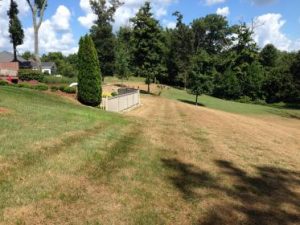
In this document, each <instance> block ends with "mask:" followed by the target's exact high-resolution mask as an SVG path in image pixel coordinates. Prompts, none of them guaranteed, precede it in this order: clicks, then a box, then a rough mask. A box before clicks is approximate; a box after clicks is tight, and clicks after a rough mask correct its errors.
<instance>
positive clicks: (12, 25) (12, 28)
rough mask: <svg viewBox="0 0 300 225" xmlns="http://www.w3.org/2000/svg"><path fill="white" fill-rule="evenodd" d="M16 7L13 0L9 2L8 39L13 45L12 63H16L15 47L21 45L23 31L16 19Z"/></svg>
mask: <svg viewBox="0 0 300 225" xmlns="http://www.w3.org/2000/svg"><path fill="white" fill-rule="evenodd" d="M18 13H19V10H18V5H17V3H16V2H15V1H14V0H10V8H9V10H8V12H7V15H8V16H9V34H10V35H9V37H10V42H11V43H12V44H13V50H14V60H13V61H14V62H17V61H18V59H17V46H18V45H21V44H23V39H24V31H23V29H22V24H21V22H20V20H19V18H18Z"/></svg>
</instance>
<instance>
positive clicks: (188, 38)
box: [168, 12, 193, 87]
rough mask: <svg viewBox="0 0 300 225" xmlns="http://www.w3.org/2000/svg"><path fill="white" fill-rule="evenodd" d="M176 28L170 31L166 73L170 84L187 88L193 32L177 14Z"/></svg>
mask: <svg viewBox="0 0 300 225" xmlns="http://www.w3.org/2000/svg"><path fill="white" fill-rule="evenodd" d="M173 15H175V16H176V17H177V24H176V28H175V29H174V30H172V31H171V40H170V42H171V43H170V51H169V59H168V73H169V80H170V81H171V82H170V83H171V84H175V85H183V86H184V87H186V86H187V82H188V73H189V70H190V67H191V59H192V54H193V32H192V30H191V29H190V28H189V27H188V26H187V25H185V24H184V23H183V22H182V19H183V16H182V15H181V14H180V13H179V12H175V13H174V14H173Z"/></svg>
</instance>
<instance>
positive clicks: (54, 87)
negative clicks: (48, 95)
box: [51, 86, 59, 92]
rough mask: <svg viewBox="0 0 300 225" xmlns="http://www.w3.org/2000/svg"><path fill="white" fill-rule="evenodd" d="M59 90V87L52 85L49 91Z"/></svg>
mask: <svg viewBox="0 0 300 225" xmlns="http://www.w3.org/2000/svg"><path fill="white" fill-rule="evenodd" d="M58 90H59V87H56V86H52V87H51V91H52V92H55V91H58Z"/></svg>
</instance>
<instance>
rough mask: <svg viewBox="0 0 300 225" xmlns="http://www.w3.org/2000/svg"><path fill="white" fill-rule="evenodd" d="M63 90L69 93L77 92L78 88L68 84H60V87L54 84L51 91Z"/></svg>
mask: <svg viewBox="0 0 300 225" xmlns="http://www.w3.org/2000/svg"><path fill="white" fill-rule="evenodd" d="M58 90H60V91H62V92H65V93H67V94H75V93H76V91H77V89H76V88H75V87H67V86H60V87H57V86H52V87H51V91H53V92H55V91H58Z"/></svg>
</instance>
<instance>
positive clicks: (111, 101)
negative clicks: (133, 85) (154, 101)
mask: <svg viewBox="0 0 300 225" xmlns="http://www.w3.org/2000/svg"><path fill="white" fill-rule="evenodd" d="M138 105H140V91H139V90H134V91H132V92H130V93H126V94H122V95H118V96H115V97H106V98H102V103H101V108H102V109H104V110H106V111H109V112H122V111H126V110H129V109H131V108H133V107H136V106H138Z"/></svg>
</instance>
